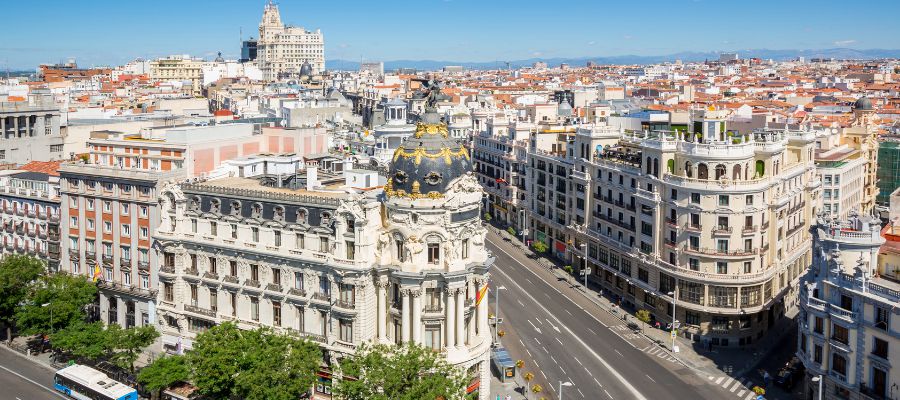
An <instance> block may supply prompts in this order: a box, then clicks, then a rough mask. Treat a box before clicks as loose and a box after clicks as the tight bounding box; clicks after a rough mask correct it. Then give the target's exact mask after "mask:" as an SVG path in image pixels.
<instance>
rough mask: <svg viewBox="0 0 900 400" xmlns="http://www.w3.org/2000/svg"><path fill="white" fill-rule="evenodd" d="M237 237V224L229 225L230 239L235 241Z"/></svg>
mask: <svg viewBox="0 0 900 400" xmlns="http://www.w3.org/2000/svg"><path fill="white" fill-rule="evenodd" d="M237 236H238V226H237V224H231V238H232V239H237Z"/></svg>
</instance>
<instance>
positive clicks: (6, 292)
mask: <svg viewBox="0 0 900 400" xmlns="http://www.w3.org/2000/svg"><path fill="white" fill-rule="evenodd" d="M45 270H46V267H45V266H44V262H43V261H41V260H38V259H37V258H34V257H29V256H22V255H7V256H5V257H3V259H2V260H0V322H2V323H3V324H4V325H6V339H7V340H12V325H13V323H14V322H15V314H16V308H17V307H18V306H19V304H20V303H21V302H22V301H23V300H24V299H25V296H26V295H27V294H28V291H27V288H28V285H29V284H31V282H34V280H36V279H37V278H38V277H39V276H40V275H41V274H42V273H43V272H44V271H45Z"/></svg>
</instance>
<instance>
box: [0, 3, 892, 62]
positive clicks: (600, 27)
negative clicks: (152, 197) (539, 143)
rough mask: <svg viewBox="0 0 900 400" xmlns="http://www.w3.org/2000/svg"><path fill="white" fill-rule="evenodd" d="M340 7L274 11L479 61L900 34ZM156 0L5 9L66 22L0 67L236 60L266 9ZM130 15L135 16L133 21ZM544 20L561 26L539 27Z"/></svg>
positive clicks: (886, 43)
mask: <svg viewBox="0 0 900 400" xmlns="http://www.w3.org/2000/svg"><path fill="white" fill-rule="evenodd" d="M345 3H346V4H345V6H342V7H333V4H323V3H301V2H295V1H285V2H283V3H281V7H280V8H281V10H282V18H283V20H284V22H285V23H287V24H290V25H296V26H303V27H305V28H307V29H310V30H316V29H321V30H322V33H323V34H324V36H325V40H326V42H327V44H326V46H325V56H326V59H327V60H348V61H360V60H385V61H390V60H453V61H464V62H487V61H501V60H523V59H531V58H583V57H602V56H623V55H636V56H664V55H669V54H675V53H680V52H715V51H737V52H741V51H746V50H747V49H772V50H783V49H796V50H814V49H829V48H851V49H897V48H900V44H898V43H896V40H894V38H896V37H900V28H898V27H896V26H895V25H893V24H890V20H889V18H890V17H889V16H890V15H893V14H895V13H896V11H900V4H896V3H892V2H886V1H875V2H869V3H867V4H866V7H868V9H871V10H878V12H875V13H871V15H870V16H869V17H868V18H867V21H866V22H867V23H866V24H856V25H847V26H845V27H843V29H842V28H841V27H840V18H841V17H842V16H843V11H840V10H842V8H837V7H830V6H828V5H827V4H826V5H822V4H821V3H816V4H817V5H818V6H819V7H818V8H811V7H809V6H808V5H809V4H808V3H800V4H795V3H775V2H764V4H762V5H760V6H759V7H754V8H752V9H750V8H747V9H742V8H740V7H738V6H736V5H732V4H724V5H720V4H717V5H715V6H713V5H712V4H711V3H710V2H708V1H704V0H693V1H685V2H681V3H678V4H675V5H673V4H670V3H666V2H648V3H647V4H646V8H647V9H649V10H657V12H654V13H653V14H657V15H666V16H667V21H669V22H666V23H660V21H659V20H646V21H643V22H642V18H641V17H640V16H639V15H638V14H636V13H635V12H636V9H634V8H632V7H629V6H628V5H625V4H603V3H596V4H595V3H583V4H581V3H579V4H572V7H569V8H558V9H546V10H544V9H541V10H540V12H536V11H534V10H536V7H537V6H540V3H538V2H533V1H526V2H506V1H502V2H489V3H486V4H482V3H474V2H472V1H468V0H443V1H434V2H428V3H425V4H421V3H419V2H408V1H402V2H397V3H393V4H394V5H396V6H395V7H394V6H390V5H385V4H383V3H357V2H345ZM167 4H171V5H174V2H167V1H164V2H162V3H161V4H160V3H157V4H155V6H156V7H155V8H146V7H144V8H139V6H135V5H131V4H118V3H117V2H112V1H97V2H91V3H86V4H78V5H77V6H76V5H73V4H69V3H66V2H57V1H51V2H49V3H42V8H40V9H38V8H37V7H36V6H35V5H34V4H31V3H15V4H9V5H8V6H7V12H9V13H10V14H11V15H17V14H18V15H35V14H36V13H38V12H40V13H43V14H44V15H45V16H46V18H47V19H48V20H57V21H68V23H61V24H55V25H53V26H44V27H42V29H40V30H36V29H34V28H33V24H32V21H33V20H32V19H29V18H19V19H13V20H11V21H9V22H8V23H7V24H6V25H5V26H4V28H0V32H2V35H3V37H4V38H5V39H6V40H5V42H6V43H7V44H6V45H5V46H2V47H0V65H2V67H3V68H4V69H6V68H10V69H15V70H19V69H32V68H35V67H36V66H37V65H38V64H41V63H56V62H60V61H65V60H67V59H69V58H75V59H76V60H77V61H78V62H79V64H81V65H83V66H97V65H118V64H123V63H126V62H128V61H130V60H133V59H135V58H144V59H152V58H157V57H162V56H166V55H170V54H191V55H193V56H198V57H204V58H208V59H212V58H214V57H215V56H216V54H217V53H218V52H222V54H223V56H225V57H226V58H231V59H236V58H238V56H239V51H240V43H239V41H240V39H241V38H244V39H247V38H249V37H251V36H252V37H256V36H257V35H258V30H257V29H258V24H259V13H260V12H261V10H262V7H263V5H264V4H265V2H264V1H254V2H239V1H223V2H216V3H211V2H190V3H178V8H177V9H179V10H181V11H180V12H177V13H175V12H172V10H173V9H176V8H175V7H174V6H173V7H169V6H167ZM776 6H777V8H775V7H776ZM842 6H843V4H842ZM629 14H631V15H634V18H629V17H628V15H629ZM137 15H141V16H142V17H141V18H134V17H135V16H137ZM196 15H206V16H207V17H206V18H203V19H198V18H195V16H196ZM729 15H730V16H731V17H730V18H726V17H727V16H729ZM723 16H726V17H723ZM552 20H560V21H563V20H564V21H566V23H565V24H564V25H562V24H561V25H560V26H559V27H551V26H548V25H547V21H552ZM126 21H127V23H126ZM367 21H368V22H367ZM671 21H681V22H679V23H678V24H675V23H672V22H671ZM750 24H755V25H752V26H751V25H750ZM836 25H837V26H838V28H836V27H835V26H836ZM485 38H491V40H484V39H485Z"/></svg>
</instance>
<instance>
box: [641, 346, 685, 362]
mask: <svg viewBox="0 0 900 400" xmlns="http://www.w3.org/2000/svg"><path fill="white" fill-rule="evenodd" d="M641 352H643V353H646V354H647V355H650V356H654V357H656V358H659V359H661V360H664V361H668V362H672V363H673V362H676V361H678V360H677V359H675V357H672V356H671V355H669V353H667V352H666V351H664V350H663V349H661V348H659V347H658V346H655V345H652V344H651V345H649V346H647V347H644V348H643V349H641Z"/></svg>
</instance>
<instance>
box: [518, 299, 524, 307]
mask: <svg viewBox="0 0 900 400" xmlns="http://www.w3.org/2000/svg"><path fill="white" fill-rule="evenodd" d="M516 302H517V303H519V306H521V307H522V308H525V305H524V304H522V302H521V301H519V299H516Z"/></svg>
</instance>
